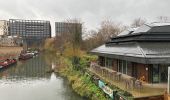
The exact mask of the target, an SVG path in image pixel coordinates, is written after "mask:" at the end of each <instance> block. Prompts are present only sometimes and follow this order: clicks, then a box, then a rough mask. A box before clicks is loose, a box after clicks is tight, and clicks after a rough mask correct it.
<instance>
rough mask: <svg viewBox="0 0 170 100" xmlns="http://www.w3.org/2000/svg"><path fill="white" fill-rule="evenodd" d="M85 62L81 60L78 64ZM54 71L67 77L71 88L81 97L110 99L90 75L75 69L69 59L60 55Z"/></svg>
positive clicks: (98, 99) (99, 99) (91, 99)
mask: <svg viewBox="0 0 170 100" xmlns="http://www.w3.org/2000/svg"><path fill="white" fill-rule="evenodd" d="M86 64H87V62H86V63H85V62H81V65H80V66H86V67H88V66H87V65H86ZM55 72H57V73H59V74H60V75H61V76H64V77H66V78H67V79H68V81H69V83H70V85H71V86H72V88H73V90H74V91H75V92H76V93H78V94H79V95H80V96H81V97H83V98H86V99H89V100H110V98H109V97H108V96H107V95H106V94H105V93H104V92H103V91H102V90H101V89H100V88H99V87H98V86H96V85H95V84H94V83H93V82H92V80H91V76H90V75H88V74H87V73H86V71H85V70H83V71H82V70H81V71H80V70H78V71H77V70H75V69H74V68H73V66H72V63H71V60H70V59H68V58H65V57H60V61H59V63H58V65H57V66H56V68H55Z"/></svg>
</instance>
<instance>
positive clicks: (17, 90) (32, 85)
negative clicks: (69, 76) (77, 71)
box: [0, 55, 83, 100]
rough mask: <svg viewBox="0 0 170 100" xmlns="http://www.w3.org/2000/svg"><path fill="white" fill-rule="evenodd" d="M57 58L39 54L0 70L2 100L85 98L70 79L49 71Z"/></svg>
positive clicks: (77, 99)
mask: <svg viewBox="0 0 170 100" xmlns="http://www.w3.org/2000/svg"><path fill="white" fill-rule="evenodd" d="M53 60H56V59H54V58H53V57H49V56H47V55H39V56H37V57H34V58H33V59H30V60H27V61H19V62H18V63H17V65H14V66H11V67H10V68H8V69H4V70H1V71H0V100H83V99H82V98H81V97H80V96H79V95H77V94H76V93H75V92H73V90H72V89H71V87H70V85H69V84H68V81H67V80H66V79H65V78H63V77H60V76H59V75H56V74H55V73H47V71H49V70H50V69H51V67H52V61H53Z"/></svg>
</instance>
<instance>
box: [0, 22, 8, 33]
mask: <svg viewBox="0 0 170 100" xmlns="http://www.w3.org/2000/svg"><path fill="white" fill-rule="evenodd" d="M8 28H9V27H8V21H7V20H0V36H2V35H8Z"/></svg>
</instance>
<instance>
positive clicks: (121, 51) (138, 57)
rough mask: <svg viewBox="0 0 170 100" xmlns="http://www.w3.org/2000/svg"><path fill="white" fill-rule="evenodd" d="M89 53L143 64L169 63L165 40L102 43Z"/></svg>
mask: <svg viewBox="0 0 170 100" xmlns="http://www.w3.org/2000/svg"><path fill="white" fill-rule="evenodd" d="M91 53H93V54H97V55H103V56H108V57H111V58H117V59H122V60H127V61H132V62H139V63H145V64H161V63H170V43H167V42H164V43H162V42H161V43H159V42H156V43H155V42H154V43H151V42H150V43H147V42H142V43H128V44H114V45H112V46H106V45H105V44H104V45H102V46H100V47H98V48H96V49H93V50H92V51H91Z"/></svg>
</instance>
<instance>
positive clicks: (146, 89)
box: [88, 62, 167, 98]
mask: <svg viewBox="0 0 170 100" xmlns="http://www.w3.org/2000/svg"><path fill="white" fill-rule="evenodd" d="M88 70H89V71H90V72H91V73H92V74H94V75H96V76H97V77H99V78H100V79H102V80H104V81H105V82H106V83H109V84H111V85H113V86H117V87H119V88H120V89H122V90H126V91H128V92H130V93H131V94H132V95H133V96H134V98H141V97H150V96H159V95H163V94H164V92H165V90H166V86H167V84H148V83H146V82H143V81H140V80H137V79H136V78H134V77H131V76H128V75H125V74H122V73H120V72H116V71H114V70H111V69H109V68H106V67H102V66H100V65H98V64H97V63H94V62H93V63H91V65H90V68H89V69H88Z"/></svg>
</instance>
